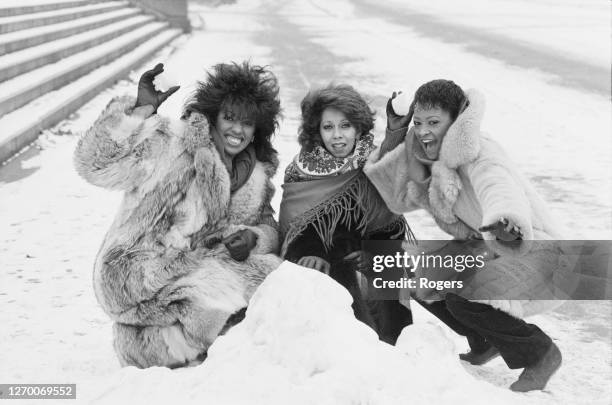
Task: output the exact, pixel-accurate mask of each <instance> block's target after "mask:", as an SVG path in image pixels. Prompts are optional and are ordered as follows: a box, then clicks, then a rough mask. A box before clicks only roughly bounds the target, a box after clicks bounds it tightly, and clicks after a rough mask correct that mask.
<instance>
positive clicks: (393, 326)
mask: <svg viewBox="0 0 612 405" xmlns="http://www.w3.org/2000/svg"><path fill="white" fill-rule="evenodd" d="M329 275H330V277H331V278H333V279H334V280H336V281H337V282H338V283H339V284H341V285H342V286H343V287H344V288H346V289H347V290H348V292H349V293H350V294H351V296H352V297H353V305H352V307H353V313H354V314H355V318H357V319H359V320H360V321H361V322H363V323H365V324H366V325H368V326H369V327H371V328H372V329H374V330H375V331H376V333H378V337H379V338H380V340H382V341H383V342H386V343H389V344H391V345H395V343H396V341H397V338H398V337H399V335H400V333H401V332H402V330H403V329H404V327H406V326H408V325H411V324H412V311H411V310H410V309H408V308H406V307H405V306H404V305H402V303H401V302H399V301H398V300H386V301H384V300H368V299H366V297H364V295H363V293H362V292H361V290H360V288H359V283H358V281H357V272H356V271H355V269H353V268H351V267H350V266H348V265H347V264H345V263H341V262H338V261H332V264H331V270H330V273H329Z"/></svg>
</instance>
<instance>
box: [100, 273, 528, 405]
mask: <svg viewBox="0 0 612 405" xmlns="http://www.w3.org/2000/svg"><path fill="white" fill-rule="evenodd" d="M350 304H351V297H350V295H349V294H348V292H347V291H346V290H345V289H344V288H342V287H341V286H340V285H339V284H337V283H336V282H334V281H333V280H332V279H330V278H329V277H327V276H325V275H323V274H321V273H319V272H316V271H314V270H310V269H306V268H304V267H300V266H297V265H294V264H292V263H289V262H285V263H283V264H282V265H281V267H280V268H279V269H278V270H276V271H275V272H273V273H272V274H271V275H270V276H269V277H268V278H267V279H266V281H265V282H264V283H263V284H262V285H261V287H260V288H259V289H258V291H257V292H256V294H255V295H254V296H253V298H252V300H251V303H250V306H249V309H248V311H247V314H246V318H245V320H244V321H243V322H242V323H241V324H239V325H238V326H236V327H235V328H233V329H232V330H231V331H230V332H229V333H228V334H227V335H225V336H223V337H220V338H219V339H218V340H217V341H216V342H215V344H213V346H212V347H211V348H210V350H209V356H208V359H207V360H206V361H205V362H204V364H202V365H201V366H199V367H195V368H191V369H183V370H175V371H171V370H167V369H162V368H151V369H147V370H137V369H135V368H133V367H129V368H125V369H123V370H121V371H119V372H118V373H117V374H116V375H115V376H113V377H112V378H111V380H110V381H108V382H107V384H106V385H105V386H106V388H104V389H103V390H102V392H99V393H97V394H96V395H94V397H93V398H92V402H93V403H96V404H103V403H104V404H105V403H109V404H115V403H120V402H125V401H126V400H129V401H130V403H133V404H136V403H142V404H147V405H151V404H154V403H168V401H172V402H174V403H181V404H183V403H196V402H197V403H200V404H202V403H204V404H206V403H211V404H212V403H214V404H267V405H272V404H283V405H285V404H288V403H291V404H317V405H323V404H330V405H331V404H400V403H402V404H408V403H417V404H420V403H438V404H457V403H467V402H468V401H469V402H470V403H471V404H479V403H482V404H488V403H489V402H490V398H491V397H492V396H495V398H496V403H497V404H505V403H508V404H511V403H515V402H516V401H517V399H519V398H518V397H517V394H514V393H512V392H510V391H507V390H503V389H500V388H497V387H494V386H492V385H490V384H488V383H486V382H483V381H478V380H476V379H474V378H473V377H472V376H470V375H469V374H467V372H466V371H465V370H464V369H463V367H462V366H461V365H460V364H459V361H458V359H457V357H456V354H454V353H453V344H452V342H450V341H449V340H448V339H447V338H446V336H445V335H444V333H443V331H442V330H441V329H440V327H438V326H436V325H431V324H421V325H419V326H410V327H408V328H406V329H405V330H404V332H403V334H402V336H400V341H399V343H398V347H393V346H390V345H388V344H386V343H383V342H381V341H379V340H378V338H377V336H376V334H375V333H374V332H373V331H372V330H371V329H369V328H368V327H367V326H365V324H362V323H361V322H359V321H357V320H356V319H355V318H354V316H353V313H352V309H351V307H350ZM475 392H478V393H479V395H477V397H476V398H474V393H475ZM520 399H521V400H522V401H524V400H525V399H527V398H525V397H521V398H520Z"/></svg>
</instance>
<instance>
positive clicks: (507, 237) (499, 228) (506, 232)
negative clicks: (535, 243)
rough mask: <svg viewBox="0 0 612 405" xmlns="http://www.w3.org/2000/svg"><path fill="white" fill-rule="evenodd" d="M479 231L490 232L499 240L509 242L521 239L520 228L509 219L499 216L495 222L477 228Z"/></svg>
mask: <svg viewBox="0 0 612 405" xmlns="http://www.w3.org/2000/svg"><path fill="white" fill-rule="evenodd" d="M478 230H479V231H480V232H491V233H492V234H493V235H495V237H496V238H497V239H499V240H503V241H505V242H510V241H513V240H517V239H523V232H522V231H521V228H520V227H519V226H518V225H516V224H515V223H514V222H512V221H511V220H509V219H507V218H504V217H501V218H500V219H498V220H497V221H496V222H493V223H492V224H489V225H484V226H481V227H480V228H478Z"/></svg>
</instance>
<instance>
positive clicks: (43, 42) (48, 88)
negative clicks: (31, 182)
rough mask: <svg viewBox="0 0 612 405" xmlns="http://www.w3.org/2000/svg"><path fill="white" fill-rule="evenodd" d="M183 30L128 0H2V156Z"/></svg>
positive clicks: (0, 31) (2, 159) (0, 105)
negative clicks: (173, 26) (146, 12)
mask: <svg viewBox="0 0 612 405" xmlns="http://www.w3.org/2000/svg"><path fill="white" fill-rule="evenodd" d="M181 32H182V31H181V30H180V29H175V28H170V27H169V24H168V22H166V21H156V20H155V17H154V16H151V15H146V14H143V11H142V10H141V9H139V8H136V7H133V6H131V5H130V3H129V2H128V1H105V0H97V1H96V0H80V1H79V0H2V1H0V162H3V161H5V160H6V159H8V158H10V157H11V156H13V155H14V154H15V153H17V152H18V151H19V150H21V149H22V148H24V147H25V146H27V145H28V144H30V143H31V142H33V141H34V140H36V138H37V137H38V136H39V135H40V132H41V131H42V130H43V129H45V128H47V127H50V126H52V125H54V124H56V123H57V122H59V121H61V120H62V119H64V118H65V117H66V116H68V114H70V113H71V112H73V111H75V110H77V109H78V108H79V107H81V106H82V105H83V104H84V103H85V102H87V101H88V100H89V99H90V98H92V97H93V96H95V95H97V94H98V93H99V92H100V91H102V90H103V89H104V88H106V87H108V86H110V85H111V84H113V83H114V82H115V81H117V80H118V79H120V78H121V77H124V76H126V75H127V74H128V73H129V72H130V71H131V70H132V69H133V68H135V67H136V66H137V65H139V64H141V63H143V62H144V61H146V60H147V59H148V58H149V57H151V55H152V54H153V53H154V52H156V51H157V50H159V49H160V48H162V47H163V46H164V45H166V44H168V43H169V42H170V41H171V40H173V39H174V38H176V37H177V36H179V35H180V34H181Z"/></svg>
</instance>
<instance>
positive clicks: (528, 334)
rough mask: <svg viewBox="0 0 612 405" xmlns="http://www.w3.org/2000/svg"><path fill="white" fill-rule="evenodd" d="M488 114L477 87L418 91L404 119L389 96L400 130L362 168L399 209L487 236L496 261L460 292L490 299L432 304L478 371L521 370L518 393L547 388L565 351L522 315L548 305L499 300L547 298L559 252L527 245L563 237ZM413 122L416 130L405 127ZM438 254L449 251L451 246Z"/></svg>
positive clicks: (456, 231)
mask: <svg viewBox="0 0 612 405" xmlns="http://www.w3.org/2000/svg"><path fill="white" fill-rule="evenodd" d="M394 96H395V95H394ZM483 113H484V100H483V96H482V95H481V94H480V93H479V92H478V91H475V90H469V91H467V92H465V93H464V92H463V90H462V89H461V88H460V87H459V86H457V85H456V84H455V83H453V82H452V81H448V80H434V81H432V82H428V83H426V84H424V85H423V86H421V87H420V88H419V89H418V90H417V92H416V94H415V97H414V100H413V102H412V105H411V108H410V113H409V114H408V115H407V116H405V117H400V116H397V115H396V114H395V113H394V111H393V108H392V107H391V100H389V103H388V115H389V122H390V123H391V126H393V123H395V128H394V129H395V131H393V132H391V133H388V135H387V137H386V139H385V144H386V146H387V147H386V149H385V150H377V151H375V152H374V153H372V155H371V159H370V160H369V162H368V163H367V164H366V166H365V169H364V170H365V172H366V174H367V176H368V177H369V179H370V180H371V181H372V183H373V184H374V185H375V186H376V188H377V189H378V191H379V192H380V194H381V196H382V197H383V199H384V200H385V201H386V202H387V205H388V206H389V208H390V209H391V210H392V211H393V212H396V213H402V212H407V211H411V210H415V209H419V208H422V209H425V210H426V211H427V212H429V213H430V214H431V215H432V216H433V217H434V219H435V221H436V223H437V224H438V226H439V227H440V228H441V229H442V230H444V231H445V232H447V233H449V234H450V235H452V236H453V237H455V238H456V239H463V240H466V239H485V240H487V246H489V247H490V248H492V253H493V254H492V257H493V259H491V260H489V261H487V262H486V265H485V268H483V269H482V270H479V271H478V273H477V276H475V277H474V278H473V279H471V280H470V282H469V285H468V286H467V287H466V288H465V289H464V290H463V291H468V290H469V291H472V292H473V291H478V292H479V293H480V294H481V295H482V293H483V292H485V296H488V297H489V298H490V300H487V301H481V300H479V302H474V301H469V300H467V299H465V298H464V297H461V296H459V295H456V294H452V293H448V294H446V297H445V300H443V301H438V302H434V303H430V304H425V306H426V307H427V309H428V310H430V311H431V312H433V313H434V314H435V315H436V316H438V317H439V318H440V319H441V320H442V321H444V322H445V323H446V324H447V325H448V326H449V327H451V328H452V329H454V330H455V331H456V332H457V333H459V334H461V335H464V336H466V337H467V339H468V342H469V344H470V349H471V351H470V352H469V353H466V354H462V355H460V357H461V359H463V360H466V361H469V362H470V363H472V364H478V365H479V364H484V363H485V362H487V361H488V360H490V359H491V358H493V357H495V356H496V355H498V354H501V356H502V357H503V359H504V360H505V362H506V363H507V365H508V366H509V367H510V368H513V369H514V368H524V371H523V373H522V374H521V376H520V378H519V380H518V381H516V382H515V383H514V384H512V386H511V387H510V388H511V389H512V390H515V391H529V390H534V389H543V388H544V386H545V385H546V383H547V381H548V379H549V378H550V377H551V376H552V374H553V373H554V372H555V371H556V370H557V369H558V368H559V366H560V364H561V353H560V352H559V349H558V348H557V346H556V345H555V344H554V343H553V342H552V340H551V339H550V337H548V336H547V335H546V334H545V333H544V332H543V331H542V330H541V329H540V328H538V327H537V326H535V325H532V324H528V323H526V322H524V321H523V320H522V319H521V318H522V317H523V316H526V315H530V314H532V313H534V312H535V311H536V310H537V308H536V307H538V305H539V304H540V303H542V301H537V300H531V301H527V300H502V299H500V298H501V297H502V296H503V295H504V293H506V294H507V293H508V290H513V294H511V295H513V296H520V297H524V298H536V297H537V298H540V299H541V298H543V296H542V295H541V294H540V295H537V294H538V293H540V291H541V290H543V289H545V288H546V287H550V286H546V285H543V282H545V281H543V280H548V281H550V280H552V275H553V272H554V270H556V267H555V265H556V264H557V263H558V260H557V259H558V253H557V252H556V251H554V250H553V249H547V248H546V247H545V248H543V249H540V248H537V247H534V244H533V243H530V242H529V241H531V240H559V239H562V235H561V232H560V231H559V229H558V227H557V225H556V224H555V222H554V221H553V219H552V218H551V217H550V215H549V213H548V211H547V209H546V206H545V204H544V202H543V201H542V199H541V198H540V197H539V196H538V195H537V193H536V192H535V190H534V189H533V187H532V186H531V185H530V184H529V182H528V181H527V180H526V179H525V178H523V177H522V176H521V175H520V174H519V173H518V171H517V170H516V166H515V165H514V164H513V163H512V162H511V161H510V160H509V159H508V157H507V156H506V154H505V153H504V151H503V150H502V149H501V147H500V146H499V145H498V144H497V143H496V142H495V141H493V140H492V139H491V138H489V137H488V136H487V135H485V134H483V133H482V132H481V131H480V123H481V121H482V117H483ZM411 118H412V120H413V123H414V126H413V127H412V128H411V129H410V131H407V127H408V124H409V121H410V119H411ZM398 124H399V125H398ZM406 133H407V134H406ZM381 149H382V148H381ZM513 250H514V252H513V253H514V254H512V255H508V254H506V253H508V252H510V251H513ZM436 253H437V254H439V255H444V254H445V253H444V249H442V250H441V251H438V252H436ZM519 256H520V257H519ZM458 294H462V292H459V293H458ZM464 295H465V294H464ZM505 296H508V295H505ZM468 298H469V297H468Z"/></svg>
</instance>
